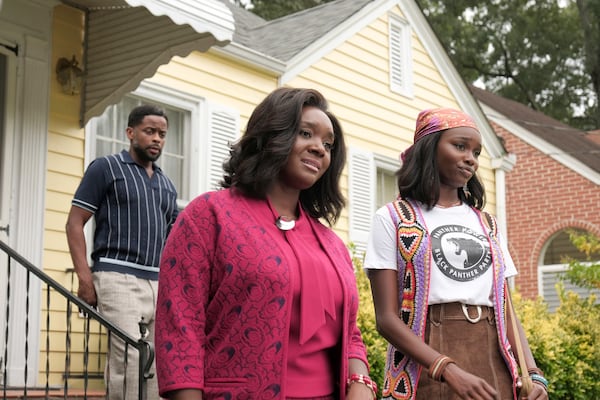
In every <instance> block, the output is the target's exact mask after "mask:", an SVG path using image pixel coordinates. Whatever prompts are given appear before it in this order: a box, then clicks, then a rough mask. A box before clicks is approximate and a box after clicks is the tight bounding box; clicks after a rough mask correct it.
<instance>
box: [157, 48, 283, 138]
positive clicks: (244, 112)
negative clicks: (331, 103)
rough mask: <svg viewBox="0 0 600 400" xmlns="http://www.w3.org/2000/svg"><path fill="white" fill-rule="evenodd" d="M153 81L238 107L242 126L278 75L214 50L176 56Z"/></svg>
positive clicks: (270, 89) (271, 87)
mask: <svg viewBox="0 0 600 400" xmlns="http://www.w3.org/2000/svg"><path fill="white" fill-rule="evenodd" d="M150 81H152V82H156V83H160V84H162V85H165V86H168V87H171V88H174V89H177V90H180V91H182V92H185V93H189V94H192V95H195V96H199V97H202V98H205V99H207V100H208V101H210V102H214V103H217V104H220V105H224V106H228V107H231V108H233V109H235V110H237V111H238V112H240V117H241V123H240V127H242V128H243V127H244V126H245V123H246V121H247V119H248V118H249V117H250V114H251V113H252V110H254V107H255V106H256V105H257V104H258V103H259V102H260V101H261V100H262V99H263V98H264V97H265V96H266V95H267V94H268V93H269V92H271V91H272V90H273V89H275V88H276V87H277V77H275V76H271V75H268V74H266V73H264V72H261V71H259V70H258V69H256V68H252V67H249V66H245V65H243V64H241V63H239V62H237V63H236V62H235V61H233V60H231V59H229V58H227V57H223V56H220V55H218V54H216V53H215V52H212V51H209V52H206V53H200V52H194V53H192V54H190V55H189V56H188V57H185V58H181V57H175V58H173V59H172V60H171V62H170V63H169V64H166V65H163V66H161V67H160V68H159V69H158V72H157V73H156V75H154V76H153V77H152V78H151V79H150Z"/></svg>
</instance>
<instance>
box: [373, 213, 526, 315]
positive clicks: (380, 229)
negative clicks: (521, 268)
mask: <svg viewBox="0 0 600 400" xmlns="http://www.w3.org/2000/svg"><path fill="white" fill-rule="evenodd" d="M421 212H422V213H423V217H424V219H425V225H426V228H427V231H428V232H429V234H430V238H431V257H432V260H431V261H432V264H431V281H430V288H429V304H439V303H450V302H461V303H465V304H473V305H485V306H493V302H492V299H493V297H492V296H493V295H492V286H493V268H492V260H491V253H490V249H489V242H488V240H487V237H486V235H485V232H484V229H483V227H482V225H481V223H480V221H479V218H478V217H477V214H476V213H475V211H473V210H472V209H471V208H470V207H469V206H467V205H465V204H463V205H461V206H456V207H450V208H440V207H434V208H432V209H431V210H426V208H425V207H421ZM396 240H397V239H396V228H395V226H394V222H393V220H392V218H391V216H390V213H389V210H388V208H387V207H386V206H384V207H381V208H380V209H379V210H377V212H376V213H375V216H374V217H373V224H372V227H371V234H370V235H369V242H368V244H367V252H366V256H365V262H364V268H365V269H393V270H397V269H398V267H397V264H396V263H397V255H398V252H397V249H396ZM498 240H499V241H500V246H501V248H502V252H503V255H504V262H505V272H504V276H505V277H506V278H509V277H511V276H514V275H516V274H517V270H516V268H515V265H514V262H513V260H512V257H511V256H510V253H509V252H508V248H507V246H506V241H505V240H504V238H503V237H502V236H501V235H500V233H499V232H498Z"/></svg>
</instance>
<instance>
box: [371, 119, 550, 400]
mask: <svg viewBox="0 0 600 400" xmlns="http://www.w3.org/2000/svg"><path fill="white" fill-rule="evenodd" d="M481 151H482V139H481V134H480V133H479V130H478V128H477V125H476V124H475V122H474V121H473V119H472V118H471V117H470V116H468V115H467V114H465V113H463V112H461V111H458V110H453V109H448V108H437V109H431V110H425V111H422V112H421V113H420V114H419V116H418V119H417V124H416V130H415V136H414V143H413V145H412V146H411V147H409V148H408V149H407V150H406V151H405V152H403V153H402V155H401V157H402V161H403V164H402V167H401V168H400V170H399V171H398V173H397V177H398V181H397V182H398V189H399V197H398V199H397V200H396V201H393V202H391V203H388V204H387V205H386V206H384V207H382V208H380V209H379V210H378V211H377V212H376V215H375V216H374V219H373V226H372V231H371V236H370V238H369V243H368V247H367V253H366V259H365V263H364V266H365V269H366V270H367V273H368V275H369V278H370V281H371V287H372V293H373V299H374V303H375V313H376V319H377V328H378V330H379V332H380V333H381V334H382V336H383V337H385V338H386V339H387V340H388V342H389V343H390V347H389V350H388V359H387V365H386V376H385V381H384V385H383V388H382V395H383V398H384V399H428V400H429V399H486V400H487V399H490V400H491V399H514V398H516V397H517V390H516V387H517V384H518V372H517V363H516V361H515V357H514V355H513V352H512V348H513V345H514V344H515V339H514V335H512V330H510V329H508V328H507V326H508V323H509V322H510V319H509V320H508V322H507V314H508V313H505V307H504V301H505V294H506V293H507V291H508V286H507V284H506V279H507V278H509V277H511V276H514V275H516V273H517V271H516V269H515V266H514V263H513V261H512V259H511V256H510V254H509V252H508V250H507V246H506V242H505V241H504V238H503V237H502V235H500V234H499V233H498V232H497V229H496V224H495V219H493V218H492V217H491V216H489V214H487V215H486V214H485V213H484V212H482V211H481V210H482V209H483V206H484V203H485V192H484V189H483V185H482V183H481V182H480V181H479V179H478V178H477V175H476V171H477V168H478V166H479V156H480V154H481ZM518 326H519V328H518V329H519V331H520V332H521V336H520V337H523V338H524V336H523V335H522V333H523V331H522V328H521V327H520V324H518ZM522 344H523V347H524V348H525V354H526V356H525V357H524V358H525V359H526V363H527V366H528V370H529V373H530V374H532V376H535V379H534V382H535V384H534V385H533V391H532V393H531V394H530V395H529V399H540V400H541V399H547V398H548V396H547V392H546V385H547V382H546V380H545V379H544V378H543V374H542V373H541V371H540V370H539V369H538V368H537V367H536V364H535V360H534V359H533V356H532V354H531V351H530V349H529V346H528V345H527V340H526V339H523V340H522Z"/></svg>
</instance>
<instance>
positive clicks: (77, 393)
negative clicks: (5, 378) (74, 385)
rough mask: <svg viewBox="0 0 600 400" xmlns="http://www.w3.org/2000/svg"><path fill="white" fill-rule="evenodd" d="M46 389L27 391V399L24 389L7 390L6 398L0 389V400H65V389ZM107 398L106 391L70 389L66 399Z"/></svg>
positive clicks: (95, 399)
mask: <svg viewBox="0 0 600 400" xmlns="http://www.w3.org/2000/svg"><path fill="white" fill-rule="evenodd" d="M47 396H48V397H46V389H37V388H36V389H27V397H25V390H23V389H7V390H6V396H5V395H4V389H2V388H0V399H48V400H64V399H65V391H64V389H50V390H49V391H48V393H47ZM105 397H106V391H104V390H98V389H88V390H87V392H86V391H84V390H83V389H69V391H68V392H67V396H66V399H68V400H83V399H86V398H87V399H90V400H99V399H104V398H105Z"/></svg>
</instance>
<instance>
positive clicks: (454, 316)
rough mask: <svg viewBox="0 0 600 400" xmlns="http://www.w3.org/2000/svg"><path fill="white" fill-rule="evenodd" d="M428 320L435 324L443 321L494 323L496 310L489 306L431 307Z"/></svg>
mask: <svg viewBox="0 0 600 400" xmlns="http://www.w3.org/2000/svg"><path fill="white" fill-rule="evenodd" d="M428 318H429V320H430V321H431V322H432V323H433V324H439V323H441V322H442V321H444V320H446V321H449V320H454V321H469V322H471V323H473V324H476V323H477V322H479V321H483V320H488V321H490V322H492V321H494V318H495V316H494V308H493V307H488V306H474V305H468V304H463V303H443V304H433V305H430V306H429V310H428Z"/></svg>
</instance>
